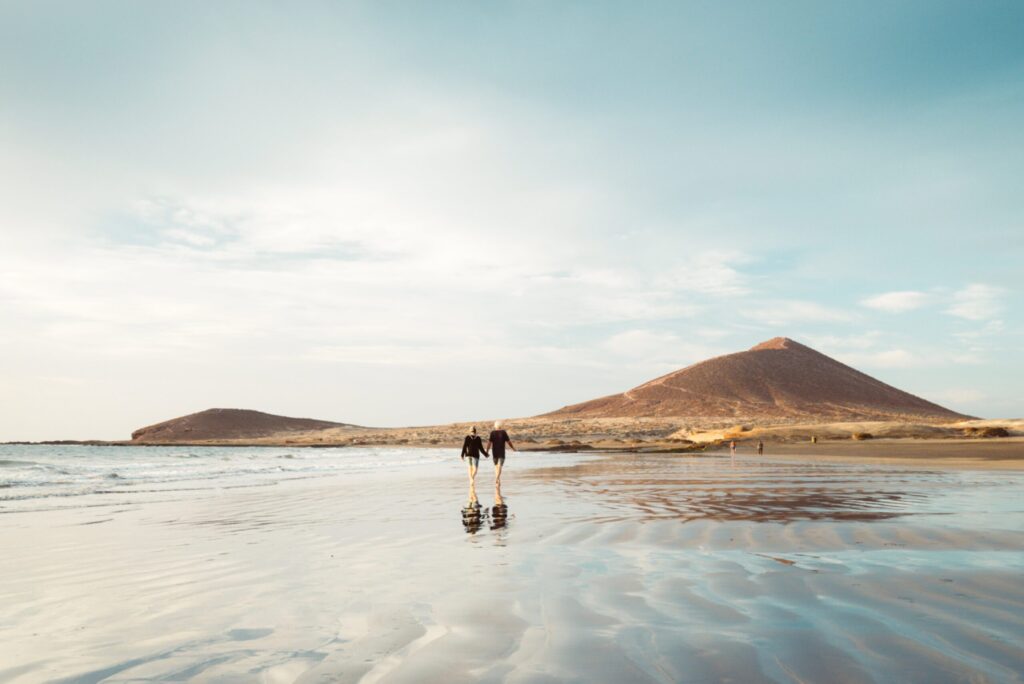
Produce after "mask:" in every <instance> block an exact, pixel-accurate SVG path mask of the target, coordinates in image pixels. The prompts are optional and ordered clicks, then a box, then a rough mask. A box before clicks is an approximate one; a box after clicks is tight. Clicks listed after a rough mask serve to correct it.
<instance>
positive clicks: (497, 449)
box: [487, 420, 516, 484]
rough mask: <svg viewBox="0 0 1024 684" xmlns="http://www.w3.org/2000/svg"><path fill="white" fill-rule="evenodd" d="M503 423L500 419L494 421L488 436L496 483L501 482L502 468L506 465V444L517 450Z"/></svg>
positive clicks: (488, 446)
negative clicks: (503, 427) (502, 426)
mask: <svg viewBox="0 0 1024 684" xmlns="http://www.w3.org/2000/svg"><path fill="white" fill-rule="evenodd" d="M501 425H502V423H501V421H500V420H496V421H494V429H493V430H491V436H490V437H488V438H487V448H488V449H490V450H491V454H492V455H493V456H494V482H495V483H496V484H497V483H500V482H501V468H502V466H504V465H505V445H506V444H508V448H509V449H511V450H512V451H515V450H516V448H515V447H514V446H513V445H512V440H511V439H509V436H508V433H507V432H505V431H504V430H503V429H502V428H501Z"/></svg>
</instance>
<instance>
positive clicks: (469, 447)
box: [460, 427, 490, 484]
mask: <svg viewBox="0 0 1024 684" xmlns="http://www.w3.org/2000/svg"><path fill="white" fill-rule="evenodd" d="M480 452H483V454H484V456H489V455H490V454H488V453H487V449H485V448H484V445H483V441H482V440H481V439H480V435H478V434H476V428H475V427H473V428H470V429H469V434H468V435H466V439H464V440H463V441H462V456H460V458H461V459H462V460H463V461H465V460H466V459H467V458H468V459H469V483H470V484H473V483H474V482H476V470H477V468H479V467H480Z"/></svg>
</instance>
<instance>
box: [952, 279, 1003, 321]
mask: <svg viewBox="0 0 1024 684" xmlns="http://www.w3.org/2000/svg"><path fill="white" fill-rule="evenodd" d="M1003 295H1004V290H1003V289H1002V288H1000V287H996V286H993V285H986V284H985V283H972V284H970V285H968V286H967V287H965V288H963V289H962V290H958V291H957V292H954V293H953V303H952V304H951V305H950V306H949V308H948V309H946V313H948V314H950V315H951V316H957V317H959V318H965V319H967V320H969V321H983V320H986V319H989V318H995V317H996V316H998V315H999V312H1000V311H1002V309H1003V302H1002V299H1003Z"/></svg>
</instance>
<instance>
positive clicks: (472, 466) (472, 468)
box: [466, 456, 480, 486]
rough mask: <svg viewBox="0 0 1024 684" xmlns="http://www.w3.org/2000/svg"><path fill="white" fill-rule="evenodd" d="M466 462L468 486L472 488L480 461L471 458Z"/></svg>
mask: <svg viewBox="0 0 1024 684" xmlns="http://www.w3.org/2000/svg"><path fill="white" fill-rule="evenodd" d="M466 460H468V461H469V484H470V486H472V485H473V483H474V482H476V470H477V468H478V467H479V465H480V461H479V460H478V459H475V458H473V457H472V456H470V457H469V458H468V459H466Z"/></svg>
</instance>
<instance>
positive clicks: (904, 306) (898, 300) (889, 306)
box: [861, 290, 930, 313]
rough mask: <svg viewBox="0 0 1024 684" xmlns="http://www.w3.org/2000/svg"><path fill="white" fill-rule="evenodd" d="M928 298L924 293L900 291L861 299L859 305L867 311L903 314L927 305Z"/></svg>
mask: <svg viewBox="0 0 1024 684" xmlns="http://www.w3.org/2000/svg"><path fill="white" fill-rule="evenodd" d="M929 299H930V298H929V296H928V295H927V294H925V293H924V292H916V291H914V290H902V291H897V292H886V293H883V294H879V295H875V296H874V297H868V298H867V299H862V300H861V304H862V305H864V306H866V307H868V308H869V309H877V310H879V311H885V312H888V313H904V312H906V311H913V310H914V309H920V308H921V307H922V306H924V305H925V304H927V303H928V301H929Z"/></svg>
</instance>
